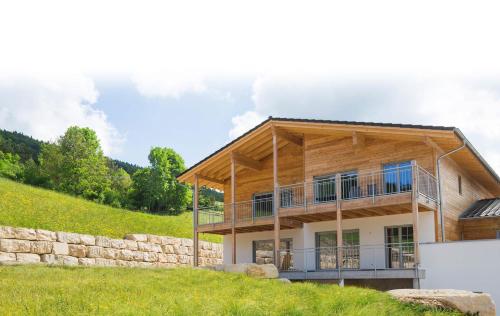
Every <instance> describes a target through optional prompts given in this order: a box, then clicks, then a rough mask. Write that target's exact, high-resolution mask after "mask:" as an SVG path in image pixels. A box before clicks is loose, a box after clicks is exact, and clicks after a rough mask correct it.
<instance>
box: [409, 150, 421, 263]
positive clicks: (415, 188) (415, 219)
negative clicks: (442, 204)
mask: <svg viewBox="0 0 500 316" xmlns="http://www.w3.org/2000/svg"><path fill="white" fill-rule="evenodd" d="M411 167H412V168H411V169H412V171H411V174H412V196H411V210H412V215H413V216H412V217H413V242H414V243H415V264H416V265H418V264H419V263H420V249H419V237H418V228H419V226H418V166H417V162H416V161H415V160H412V161H411Z"/></svg>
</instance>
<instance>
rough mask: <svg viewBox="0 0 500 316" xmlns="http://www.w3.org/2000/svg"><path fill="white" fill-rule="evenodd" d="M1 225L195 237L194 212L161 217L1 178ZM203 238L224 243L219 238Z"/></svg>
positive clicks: (83, 231)
mask: <svg viewBox="0 0 500 316" xmlns="http://www.w3.org/2000/svg"><path fill="white" fill-rule="evenodd" d="M0 225H8V226H19V227H29V228H41V229H48V230H52V231H68V232H76V233H87V234H92V235H104V236H110V237H116V238H122V237H123V236H124V235H125V234H128V233H149V234H156V235H168V236H176V237H187V238H191V237H192V232H193V231H192V227H193V226H192V213H184V214H181V215H178V216H160V215H151V214H145V213H140V212H133V211H129V210H124V209H118V208H113V207H109V206H105V205H101V204H96V203H93V202H90V201H86V200H83V199H80V198H75V197H72V196H68V195H65V194H61V193H57V192H54V191H50V190H44V189H40V188H35V187H32V186H28V185H24V184H20V183H17V182H13V181H10V180H7V179H3V178H0ZM200 238H201V239H204V240H208V241H214V242H221V237H220V236H215V235H201V236H200Z"/></svg>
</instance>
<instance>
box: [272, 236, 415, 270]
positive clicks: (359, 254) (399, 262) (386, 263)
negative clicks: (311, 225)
mask: <svg viewBox="0 0 500 316" xmlns="http://www.w3.org/2000/svg"><path fill="white" fill-rule="evenodd" d="M415 246H416V245H415V244H414V243H413V242H407V243H391V244H383V245H345V246H343V247H336V246H332V247H320V248H308V249H293V250H282V251H280V261H279V268H280V274H281V276H283V277H286V278H290V279H343V278H349V279H364V278H370V279H372V278H414V277H415V275H416V274H418V275H420V277H423V271H418V269H417V265H416V264H415ZM340 258H342V259H341V260H340Z"/></svg>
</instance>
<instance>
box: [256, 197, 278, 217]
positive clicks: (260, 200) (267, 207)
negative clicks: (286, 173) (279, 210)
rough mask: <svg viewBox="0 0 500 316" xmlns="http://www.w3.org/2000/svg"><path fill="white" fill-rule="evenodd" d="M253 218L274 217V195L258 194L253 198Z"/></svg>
mask: <svg viewBox="0 0 500 316" xmlns="http://www.w3.org/2000/svg"><path fill="white" fill-rule="evenodd" d="M252 204H253V207H252V212H253V217H254V218H256V217H266V216H273V193H272V192H266V193H256V194H254V196H253V203H252Z"/></svg>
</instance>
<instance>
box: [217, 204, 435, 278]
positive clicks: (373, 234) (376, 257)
mask: <svg viewBox="0 0 500 316" xmlns="http://www.w3.org/2000/svg"><path fill="white" fill-rule="evenodd" d="M411 224H412V214H400V215H388V216H377V217H365V218H358V219H346V220H344V221H343V222H342V226H343V229H344V230H347V229H358V230H359V235H360V245H361V251H360V256H361V258H360V259H361V268H375V267H376V268H383V267H385V249H384V248H383V246H382V245H383V244H384V242H385V240H384V238H385V235H384V231H385V229H384V228H385V227H387V226H399V225H411ZM332 230H336V221H325V222H315V223H308V224H307V223H306V224H304V227H303V228H302V229H294V230H282V231H281V232H280V235H281V238H292V239H293V248H294V249H295V250H296V255H294V262H295V267H296V268H299V269H301V268H303V267H304V261H307V267H308V268H309V269H312V268H314V266H315V254H314V252H313V251H309V252H306V254H305V255H303V250H302V249H304V248H306V249H307V248H314V247H315V233H316V232H322V231H332ZM273 238H274V234H273V231H266V232H256V233H245V234H237V235H236V245H237V247H236V248H237V249H236V260H237V262H238V263H245V262H252V241H254V240H267V239H273ZM419 239H420V242H433V241H434V216H433V213H432V212H422V213H420V214H419ZM231 243H232V241H231V235H226V236H224V262H225V263H231V258H232V254H231V252H232V245H231ZM370 245H371V247H363V246H370ZM373 245H377V246H378V247H374V246H373ZM304 258H305V259H304Z"/></svg>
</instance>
